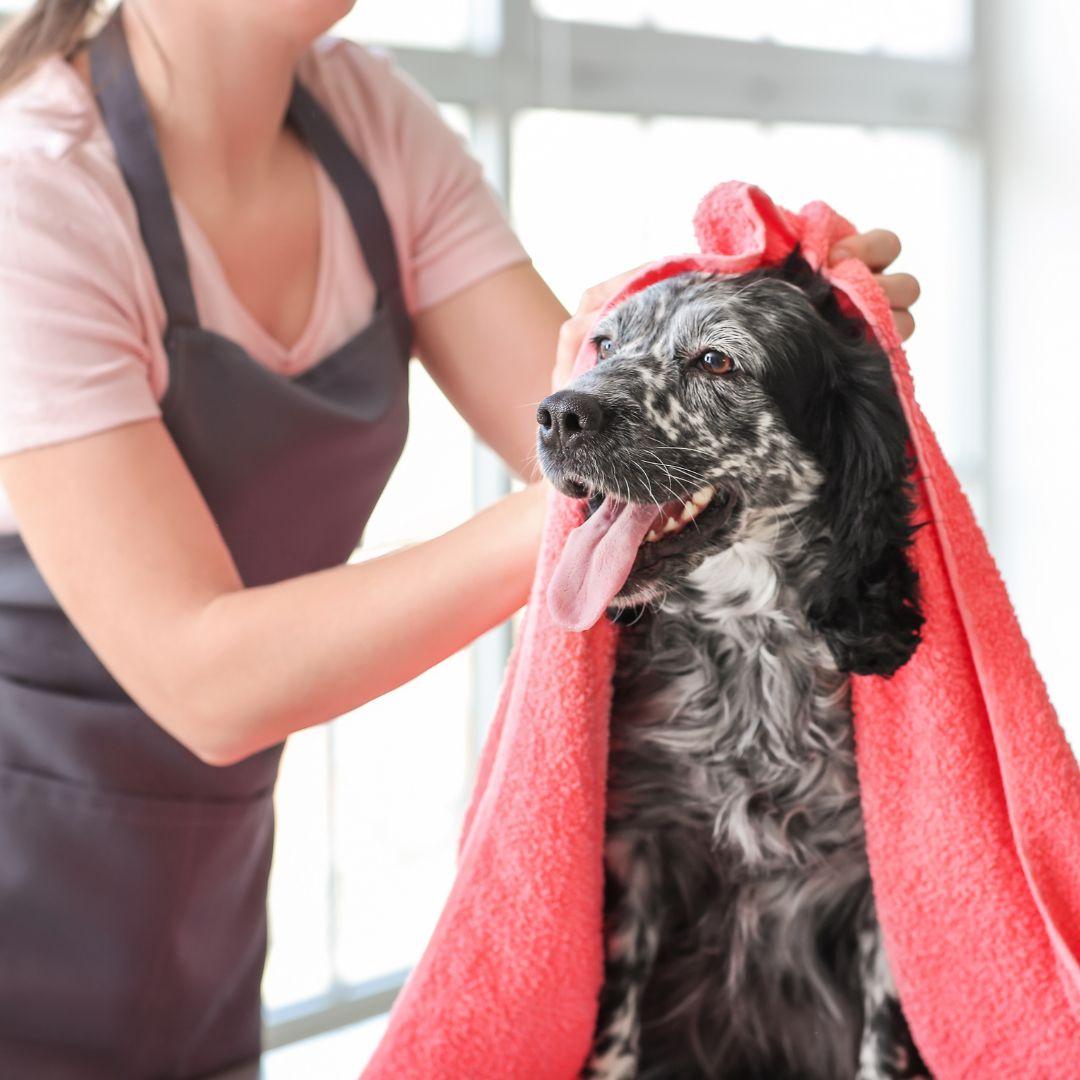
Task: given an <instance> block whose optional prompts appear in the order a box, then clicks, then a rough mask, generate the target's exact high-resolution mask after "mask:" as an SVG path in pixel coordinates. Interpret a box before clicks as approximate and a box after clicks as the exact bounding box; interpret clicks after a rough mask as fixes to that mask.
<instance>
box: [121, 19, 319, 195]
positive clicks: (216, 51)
mask: <svg viewBox="0 0 1080 1080" xmlns="http://www.w3.org/2000/svg"><path fill="white" fill-rule="evenodd" d="M240 6H241V7H242V8H244V9H246V13H244V16H243V17H239V18H238V17H230V7H231V5H230V4H227V3H220V2H214V3H210V2H199V0H184V3H179V4H178V3H175V2H171V0H138V2H132V0H128V2H127V3H125V4H124V7H123V11H122V17H123V19H124V28H125V30H126V31H127V36H128V42H129V45H130V48H131V55H132V60H133V62H134V65H135V70H136V73H137V75H138V77H139V82H140V84H141V85H142V89H143V93H144V95H145V96H146V100H147V104H148V105H149V108H150V112H151V115H152V116H153V119H154V126H155V128H156V129H157V131H158V137H159V140H160V142H161V150H162V155H163V156H164V158H165V160H166V163H167V165H168V170H169V174H170V177H173V178H174V179H178V178H179V177H178V174H182V173H183V172H185V171H191V172H194V173H198V174H200V175H201V179H202V180H203V182H205V180H206V178H207V177H208V176H213V177H214V179H215V182H216V184H219V185H221V184H223V185H225V186H226V188H227V190H228V191H229V193H230V196H231V197H233V198H235V199H237V200H240V201H242V200H243V198H244V196H245V194H246V193H248V192H251V191H253V190H257V189H258V188H259V187H260V186H261V185H262V183H263V182H264V181H265V179H266V176H267V173H268V172H270V171H271V170H272V169H273V167H274V164H275V162H276V161H277V160H278V158H279V155H280V151H281V143H282V137H283V129H284V120H285V112H286V110H287V108H288V104H289V96H290V93H291V90H292V83H293V77H294V73H295V70H296V65H297V62H298V61H299V59H300V57H301V56H302V55H303V53H304V51H305V50H306V49H307V48H308V46H309V45H310V44H311V42H310V40H303V41H298V40H291V39H289V38H287V37H285V36H283V34H282V33H281V31H280V29H279V28H276V27H274V26H273V25H272V24H270V23H269V22H265V23H264V22H260V21H258V20H255V19H253V18H252V17H251V14H250V8H248V7H247V5H240Z"/></svg>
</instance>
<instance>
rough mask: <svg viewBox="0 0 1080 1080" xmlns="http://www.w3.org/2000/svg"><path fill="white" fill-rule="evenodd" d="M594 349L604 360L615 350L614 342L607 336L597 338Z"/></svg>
mask: <svg viewBox="0 0 1080 1080" xmlns="http://www.w3.org/2000/svg"><path fill="white" fill-rule="evenodd" d="M596 351H597V354H598V355H599V356H600V359H601V360H606V359H607V358H608V357H609V356H610V355H611V354H612V353H613V352H614V351H615V342H614V341H612V340H611V338H609V337H604V338H598V339H597V342H596Z"/></svg>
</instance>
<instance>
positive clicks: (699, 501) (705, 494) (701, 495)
mask: <svg viewBox="0 0 1080 1080" xmlns="http://www.w3.org/2000/svg"><path fill="white" fill-rule="evenodd" d="M715 494H716V488H714V487H713V486H712V484H706V485H705V486H704V487H703V488H700V489H699V490H697V491H695V492H694V494H693V495H691V496H690V498H691V499H693V500H694V505H695V506H699V507H701V508H704V507H706V506H708V505H709V502H710V500H711V499H712V497H713V496H714V495H715Z"/></svg>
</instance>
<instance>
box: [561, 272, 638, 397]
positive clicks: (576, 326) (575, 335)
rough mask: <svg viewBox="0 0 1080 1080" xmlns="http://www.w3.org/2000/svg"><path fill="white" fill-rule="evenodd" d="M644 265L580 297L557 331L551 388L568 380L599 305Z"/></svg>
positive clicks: (593, 286)
mask: <svg viewBox="0 0 1080 1080" xmlns="http://www.w3.org/2000/svg"><path fill="white" fill-rule="evenodd" d="M646 266H648V263H642V264H641V265H640V266H635V267H634V268H633V269H632V270H624V271H623V272H622V273H621V274H616V275H615V276H614V277H612V278H608V279H607V281H602V282H600V284H598V285H592V286H590V287H589V288H588V289H586V290H585V291H584V292H583V293H582V294H581V300H580V301H579V302H578V309H577V311H576V312H574V314H573V315H571V316H570V318H569V319H567V320H566V322H564V323H563V324H562V326H561V327H560V328H559V341H558V345H557V346H556V350H555V368H554V370H553V371H552V373H551V388H552V390H558V389H559V388H560V387H562V386H564V385H565V384H566V383H567V382H568V381H569V379H570V372H571V370H572V369H573V367H574V361H575V360H576V359H577V354H578V351H579V350H580V349H581V343H582V341H584V340H585V335H586V334H587V333H588V332H589V330H590V329H592V324H593V323H594V322H595V321H596V317H597V315H599V314H600V310H601V309H602V308H603V306H604V305H605V304H606V303H607V302H608V300H610V299H611V298H612V297H613V296H615V295H616V294H617V293H619V292H621V291H622V289H623V287H624V286H625V285H626V284H627V282H629V281H631V280H632V279H633V278H635V277H637V275H638V274H640V273H641V271H642V270H643V269H644V268H645V267H646Z"/></svg>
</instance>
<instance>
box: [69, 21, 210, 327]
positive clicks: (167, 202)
mask: <svg viewBox="0 0 1080 1080" xmlns="http://www.w3.org/2000/svg"><path fill="white" fill-rule="evenodd" d="M121 8H122V5H120V6H118V7H117V8H116V10H115V11H114V12H113V14H112V16H111V17H110V18H109V21H108V22H107V23H106V24H105V27H104V29H103V30H102V31H101V33H99V34H98V35H97V36H96V37H95V38H94V40H93V42H92V43H91V45H90V77H91V81H92V82H93V86H94V94H95V96H96V97H97V101H98V108H99V109H100V111H101V116H102V119H103V120H104V121H105V127H106V129H107V131H108V132H109V137H110V138H111V139H112V144H113V147H114V149H115V151H116V160H117V163H118V164H119V166H120V172H121V173H122V174H123V177H124V181H125V183H126V184H127V187H128V190H129V191H130V192H131V197H132V199H133V200H134V202H135V210H136V212H137V214H138V217H139V232H140V233H142V239H143V244H144V245H145V247H146V251H147V254H148V255H149V256H150V264H151V265H152V266H153V268H154V275H155V276H156V277H157V283H158V288H159V289H160V290H161V298H162V300H163V301H164V304H165V312H166V315H167V317H168V324H169V326H198V325H199V313H198V309H197V308H196V306H195V294H194V292H193V291H192V288H191V275H190V273H189V271H188V261H187V254H186V252H185V251H184V244H183V241H182V240H181V239H180V226H179V225H178V224H177V220H176V209H175V207H174V206H173V201H172V195H171V194H170V192H169V182H168V180H167V179H166V177H165V167H164V166H163V165H162V163H161V154H160V153H159V152H158V146H157V139H156V138H155V137H154V125H153V123H152V121H151V120H150V113H149V110H148V109H147V107H146V99H145V98H144V97H143V92H142V87H140V86H139V80H138V77H137V76H136V74H135V66H134V64H132V62H131V52H130V50H129V49H128V43H127V36H126V35H125V34H124V27H123V23H122V22H121V17H120V12H121Z"/></svg>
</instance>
